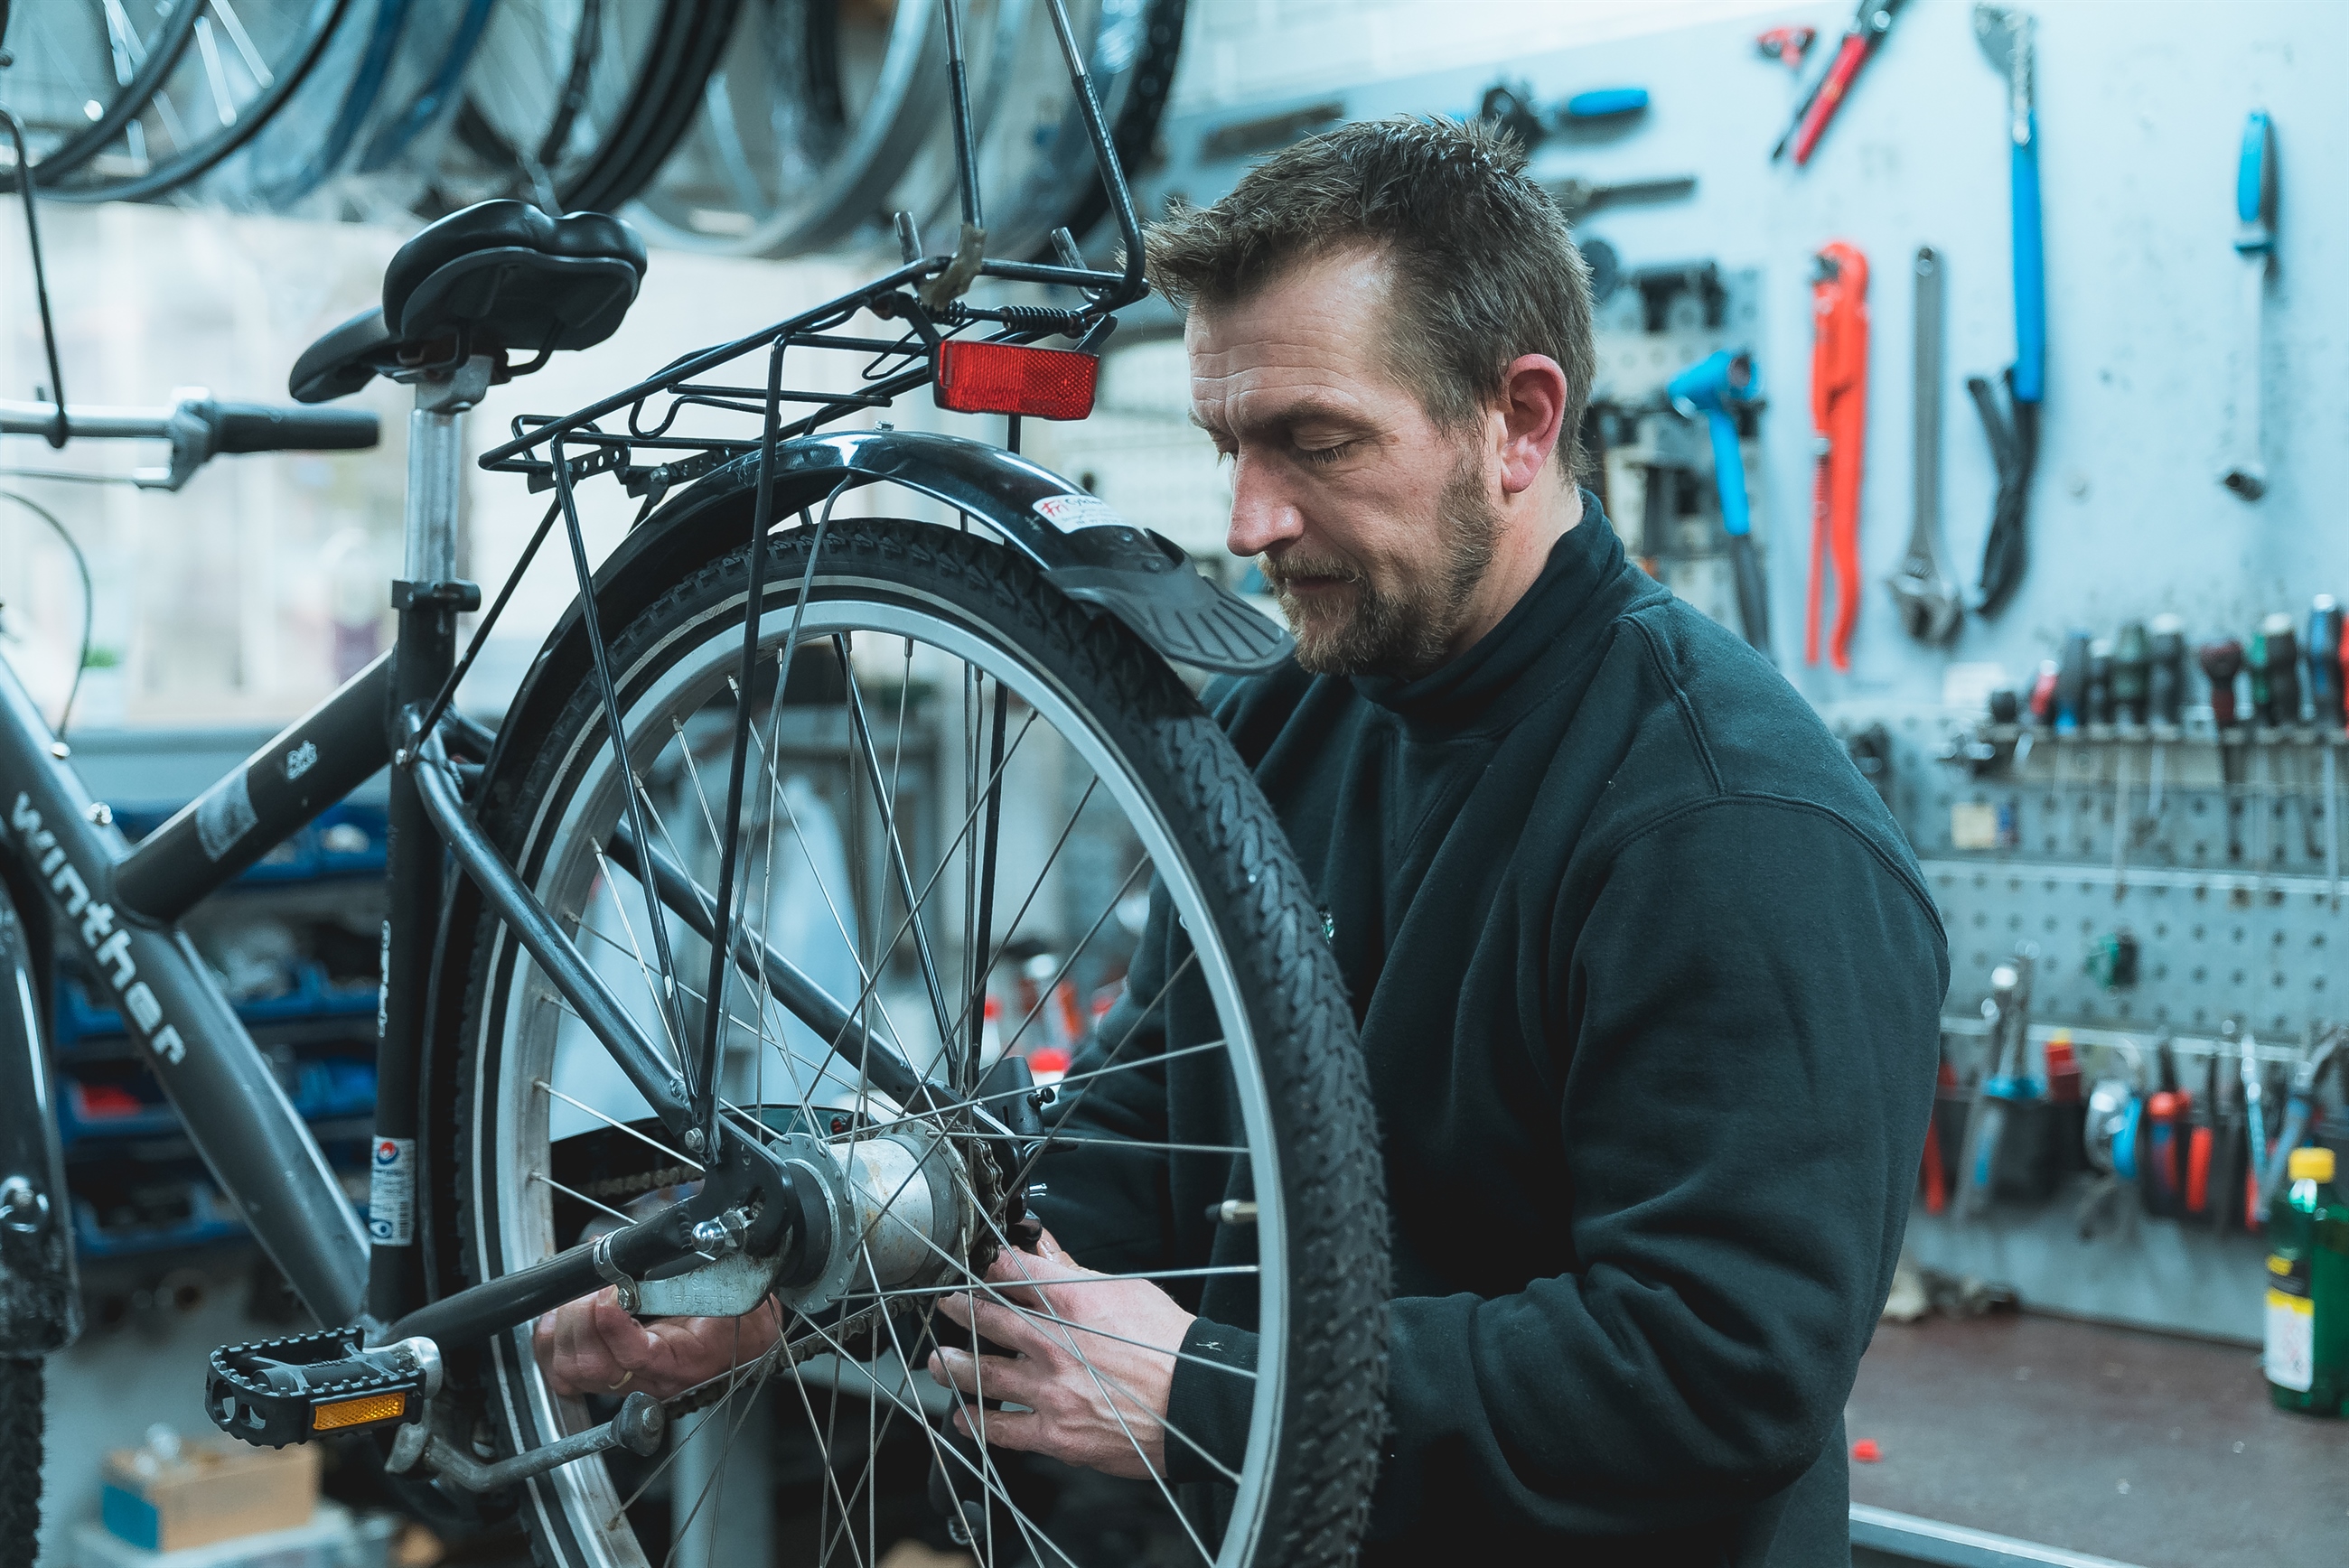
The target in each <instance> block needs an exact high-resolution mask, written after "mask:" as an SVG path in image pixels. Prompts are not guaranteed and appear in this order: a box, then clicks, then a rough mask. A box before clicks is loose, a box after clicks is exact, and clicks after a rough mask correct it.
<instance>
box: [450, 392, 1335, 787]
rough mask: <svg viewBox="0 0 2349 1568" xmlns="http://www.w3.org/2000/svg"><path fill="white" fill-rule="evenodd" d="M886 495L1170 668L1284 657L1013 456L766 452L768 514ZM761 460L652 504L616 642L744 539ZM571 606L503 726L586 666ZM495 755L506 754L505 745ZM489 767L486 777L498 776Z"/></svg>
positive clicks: (1238, 604) (657, 481)
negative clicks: (1033, 568)
mask: <svg viewBox="0 0 2349 1568" xmlns="http://www.w3.org/2000/svg"><path fill="white" fill-rule="evenodd" d="M692 466H698V464H695V462H694V460H693V459H688V461H687V462H684V463H679V464H678V465H676V466H675V467H674V468H672V469H655V470H653V473H652V475H651V481H652V484H653V486H654V487H655V493H658V491H659V489H660V488H661V487H665V486H666V485H667V484H669V483H671V482H674V481H681V480H685V479H687V478H688V477H692ZM843 481H846V482H849V483H851V484H853V485H856V486H863V485H868V484H882V483H888V484H895V485H902V486H904V487H905V489H907V490H916V491H918V492H920V493H921V494H923V495H926V496H929V497H931V498H932V499H934V500H938V501H940V502H943V503H944V504H946V505H947V506H951V507H955V508H957V509H958V510H960V511H967V512H968V513H970V514H971V515H972V516H974V517H976V518H978V519H979V520H980V521H983V522H984V523H985V524H986V525H987V526H988V528H990V529H992V530H994V531H996V532H997V533H999V534H1000V535H1001V536H1002V538H1003V540H1004V542H1006V543H1007V544H1008V545H1009V547H1010V548H1012V549H1014V550H1017V551H1019V552H1020V553H1021V554H1023V555H1025V556H1027V557H1028V558H1029V559H1030V561H1032V562H1035V563H1036V565H1037V566H1038V567H1039V568H1040V569H1041V570H1042V572H1043V573H1044V578H1045V581H1046V582H1048V583H1051V585H1052V586H1053V587H1054V588H1056V589H1058V590H1060V591H1061V593H1065V594H1067V595H1068V596H1069V597H1070V598H1071V599H1073V600H1075V601H1076V602H1077V603H1080V604H1082V605H1084V606H1085V607H1086V608H1087V609H1088V610H1090V611H1092V613H1094V614H1109V615H1113V616H1115V617H1116V618H1117V619H1118V620H1119V621H1121V622H1123V624H1125V625H1126V626H1128V627H1129V628H1131V629H1132V630H1133V633H1134V634H1135V635H1137V636H1139V637H1140V638H1141V639H1142V640H1143V642H1144V643H1145V644H1147V645H1149V646H1150V647H1152V648H1154V649H1155V650H1156V651H1157V652H1158V653H1160V654H1162V655H1164V656H1165V657H1167V658H1169V659H1173V660H1175V661H1176V662H1178V663H1182V664H1187V665H1198V666H1200V667H1201V668H1203V669H1208V670H1215V671H1217V672H1222V673H1229V674H1240V675H1253V674H1257V673H1260V672H1262V671H1266V670H1270V669H1273V668H1275V667H1277V666H1278V665H1280V664H1281V663H1282V661H1284V660H1286V659H1287V658H1288V655H1289V653H1290V651H1291V649H1292V648H1293V646H1294V645H1293V644H1292V643H1291V642H1290V640H1289V636H1288V633H1287V632H1285V631H1283V630H1282V629H1281V628H1280V627H1279V626H1278V625H1277V624H1274V623H1273V622H1272V621H1271V620H1269V619H1268V618H1267V617H1266V616H1265V615H1263V614H1261V613H1259V612H1258V611H1257V610H1255V609H1254V608H1252V607H1251V606H1250V605H1249V604H1248V603H1247V601H1245V600H1243V599H1241V598H1240V597H1239V596H1238V595H1237V594H1235V593H1231V592H1230V591H1229V590H1227V589H1224V588H1221V587H1218V586H1216V584H1214V583H1209V582H1208V581H1207V580H1206V578H1204V577H1202V576H1200V575H1199V573H1198V572H1197V571H1196V570H1195V568H1194V567H1193V566H1192V565H1191V563H1190V560H1189V558H1188V557H1187V556H1185V554H1184V553H1183V552H1182V551H1181V550H1180V549H1179V548H1178V547H1177V546H1175V545H1174V544H1173V543H1171V542H1168V541H1167V540H1166V539H1164V538H1163V537H1162V536H1160V535H1158V534H1156V533H1154V532H1152V531H1149V530H1148V529H1144V528H1137V527H1135V526H1134V525H1133V524H1132V523H1129V522H1126V521H1123V519H1121V518H1119V517H1118V515H1117V513H1116V512H1115V511H1112V509H1111V508H1110V506H1109V505H1108V503H1106V502H1104V501H1102V500H1101V499H1100V498H1099V497H1096V496H1092V495H1089V494H1087V493H1086V492H1085V491H1084V490H1081V489H1079V488H1078V487H1077V486H1075V485H1072V484H1071V483H1070V482H1069V481H1068V480H1064V479H1062V478H1061V477H1060V476H1059V475H1058V474H1055V473H1053V472H1052V471H1051V470H1050V469H1046V468H1043V467H1041V466H1040V465H1038V464H1036V463H1033V462H1030V460H1029V459H1026V458H1023V457H1021V456H1019V454H1018V453H1016V452H1007V451H1005V450H1003V449H1001V448H999V447H990V446H988V445H987V444H986V443H984V442H981V441H973V440H968V439H965V438H962V437H959V436H941V435H933V434H931V433H929V432H926V431H920V430H843V431H835V432H833V433H830V434H827V435H821V436H809V437H805V438H801V439H799V440H793V441H785V442H783V443H781V445H779V446H778V447H777V448H776V449H775V468H774V474H773V481H772V482H773V489H774V502H773V505H774V515H775V516H776V517H777V518H778V519H788V518H790V517H791V516H792V514H793V513H795V512H802V511H812V510H815V509H820V508H821V507H822V506H823V502H824V500H825V498H826V497H828V496H829V495H831V494H832V493H833V490H836V489H838V488H839V487H840V485H841V484H842V483H843ZM758 484H759V459H758V455H757V454H756V453H755V452H753V453H749V454H746V455H744V456H741V457H739V458H735V459H732V460H730V461H729V462H727V463H725V464H724V465H722V466H721V467H719V468H717V469H713V470H711V471H709V473H707V474H706V475H704V476H700V477H698V478H695V479H694V482H693V483H692V484H691V485H690V487H689V488H688V489H686V490H683V491H682V492H681V493H679V494H678V495H677V496H676V497H675V498H674V499H672V500H667V501H666V502H665V503H663V504H661V505H659V506H658V507H657V510H656V511H654V512H653V514H652V515H651V516H650V517H648V518H647V519H646V520H645V521H644V522H642V523H641V524H639V525H638V526H637V527H636V529H634V530H633V531H631V532H630V533H629V535H628V537H627V538H626V540H624V541H623V542H621V544H620V547H619V548H618V549H617V550H615V551H614V552H612V554H611V555H610V557H609V558H607V559H606V560H605V562H604V563H603V565H602V566H601V567H599V568H598V569H597V570H596V573H595V602H596V604H597V606H598V610H599V613H600V614H601V616H602V621H603V624H604V625H605V627H607V628H609V629H610V632H611V633H616V632H617V631H618V629H619V628H620V627H622V626H625V625H626V624H628V622H629V621H631V620H632V619H634V618H635V616H636V614H637V613H638V612H639V611H641V610H643V609H644V608H645V607H646V606H647V605H648V604H649V603H651V602H652V601H653V599H654V598H655V597H656V596H657V595H658V594H660V593H666V592H667V590H668V589H669V588H671V587H673V586H675V585H676V584H677V583H680V582H682V581H684V579H685V577H686V576H687V575H688V573H692V572H694V571H697V570H698V569H699V568H700V567H701V566H703V565H705V564H707V563H708V562H711V561H714V560H716V559H717V558H718V557H719V556H721V555H723V554H725V553H726V552H728V551H730V550H734V549H737V548H739V547H740V545H741V544H742V542H744V541H745V540H746V539H748V538H749V537H750V517H751V513H752V510H753V508H754V507H755V506H756V504H757V499H758ZM589 667H590V666H589V660H588V654H587V645H586V636H585V629H584V626H583V624H582V618H581V615H580V611H579V607H578V605H577V604H576V603H574V605H573V606H572V607H571V609H570V611H569V612H568V613H567V614H565V615H564V618H563V620H562V622H561V623H560V624H558V625H557V626H556V627H555V629H554V632H553V633H552V634H550V635H549V636H548V638H547V640H546V643H545V645H544V646H543V647H542V648H541V649H540V651H539V654H538V657H537V658H536V659H535V660H534V661H533V664H532V665H531V669H530V673H529V674H528V676H525V677H524V679H523V685H522V689H521V691H520V692H519V693H518V694H517V695H516V696H515V699H514V703H513V707H512V711H511V712H510V714H509V716H508V720H509V721H508V723H507V724H506V725H505V726H503V727H502V728H503V729H505V730H508V731H513V730H522V729H527V728H528V727H526V726H518V725H516V724H514V723H513V722H512V720H513V719H515V718H519V717H523V716H525V715H527V714H529V713H530V712H531V711H532V710H533V706H534V704H535V703H537V702H539V701H554V702H561V701H562V700H564V697H566V696H568V695H569V693H570V692H571V690H572V689H573V687H574V686H575V685H576V684H577V682H578V681H579V680H580V679H582V678H584V677H585V674H586V672H587V670H588V668H589ZM501 749H502V748H501ZM500 760H502V758H493V759H492V764H491V768H490V774H491V777H492V779H495V778H498V777H500V776H501V775H502V769H501V768H500V767H499V766H498V763H499V761H500Z"/></svg>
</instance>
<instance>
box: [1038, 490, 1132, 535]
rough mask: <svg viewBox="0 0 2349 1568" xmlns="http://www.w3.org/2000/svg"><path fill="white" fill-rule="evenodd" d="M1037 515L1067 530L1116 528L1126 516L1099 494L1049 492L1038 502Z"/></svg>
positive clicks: (1070, 531)
mask: <svg viewBox="0 0 2349 1568" xmlns="http://www.w3.org/2000/svg"><path fill="white" fill-rule="evenodd" d="M1036 515H1037V516H1039V517H1040V518H1042V519H1043V520H1044V521H1046V522H1049V523H1050V524H1051V525H1052V526H1053V527H1054V528H1057V529H1059V530H1060V531H1061V532H1063V533H1074V532H1075V531H1077V530H1078V529H1081V528H1115V527H1120V526H1122V525H1123V523H1124V521H1125V519H1123V518H1122V517H1120V516H1118V515H1117V509H1116V508H1114V507H1112V506H1111V505H1110V504H1109V502H1107V501H1105V500H1102V498H1101V497H1099V496H1097V495H1048V496H1045V497H1043V498H1042V499H1040V500H1038V501H1037V502H1036Z"/></svg>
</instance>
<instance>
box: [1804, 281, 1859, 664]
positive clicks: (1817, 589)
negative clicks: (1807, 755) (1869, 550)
mask: <svg viewBox="0 0 2349 1568" xmlns="http://www.w3.org/2000/svg"><path fill="white" fill-rule="evenodd" d="M1867 432H1868V258H1867V257H1866V256H1863V255H1861V254H1860V253H1859V251H1858V249H1857V247H1856V246H1852V245H1848V244H1846V243H1845V242H1843V241H1841V240H1831V241H1829V242H1827V243H1826V245H1824V246H1822V247H1820V250H1819V253H1818V254H1817V255H1816V256H1815V257H1813V258H1812V272H1811V433H1812V436H1813V438H1814V439H1815V442H1816V448H1815V449H1816V452H1817V454H1818V464H1817V467H1816V469H1814V470H1813V473H1812V478H1811V589H1810V600H1809V607H1808V612H1807V614H1806V616H1805V620H1804V633H1805V636H1804V658H1805V660H1806V662H1807V663H1810V664H1814V665H1815V664H1817V663H1818V662H1819V600H1820V596H1821V592H1822V590H1823V589H1824V588H1825V586H1826V582H1825V573H1826V556H1827V554H1828V553H1829V552H1833V554H1834V556H1835V573H1836V624H1835V634H1834V636H1833V638H1832V639H1831V640H1830V642H1829V643H1828V645H1827V654H1828V657H1829V658H1830V659H1831V660H1832V661H1833V662H1834V665H1835V667H1836V668H1837V670H1848V669H1850V668H1851V631H1852V626H1853V624H1854V623H1856V622H1857V620H1858V619H1859V467H1860V451H1861V447H1862V445H1863V442H1864V440H1865V438H1866V436H1867Z"/></svg>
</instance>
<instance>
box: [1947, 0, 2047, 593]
mask: <svg viewBox="0 0 2349 1568" xmlns="http://www.w3.org/2000/svg"><path fill="white" fill-rule="evenodd" d="M1973 19H1974V38H1975V41H1976V42H1978V43H1979V44H1981V45H1982V53H1983V54H1984V55H1986V56H1988V57H1989V58H1990V62H1991V64H1992V66H1995V67H1997V68H1998V69H1999V71H2000V72H2001V73H2002V74H2003V75H2004V76H2005V77H2006V83H2007V134H2008V137H2009V139H2010V140H2011V141H2012V142H2013V149H2012V151H2011V154H2010V160H2009V161H2010V167H2011V171H2012V176H2013V246H2014V363H2013V365H2012V366H2009V367H2008V368H2007V372H2006V377H2005V379H2006V389H2007V407H2006V408H2004V409H2001V408H2000V407H1999V406H1998V399H1997V397H1996V395H1995V394H1994V393H1993V392H1992V390H1991V386H1990V383H1989V382H1988V381H1987V380H1985V379H1983V378H1982V377H1979V376H1976V377H1971V378H1969V379H1968V380H1967V382H1966V390H1967V391H1968V392H1969V393H1971V395H1972V397H1973V400H1974V407H1976V408H1977V409H1978V410H1980V412H1981V414H1982V433H1983V435H1984V436H1986V437H1987V438H1989V440H1990V451H1991V460H1992V463H1993V464H1995V465H1996V466H1997V469H1998V497H1997V500H1995V501H1994V502H1993V503H1992V509H1991V524H1990V537H1989V539H1988V540H1987V541H1986V542H1984V543H1983V545H1982V582H1981V583H1980V584H1979V585H1978V586H1977V587H1976V589H1975V591H1974V609H1975V612H1976V613H1977V614H1983V615H1994V614H1997V613H1998V612H1999V610H2000V609H2002V607H2003V606H2004V605H2005V603H2006V602H2007V600H2008V598H2009V597H2010V596H2012V595H2013V593H2014V590H2015V587H2016V585H2017V584H2018V583H2021V582H2022V581H2023V563H2024V561H2025V559H2026V555H2027V552H2026V549H2025V540H2024V537H2023V521H2024V513H2025V511H2026V510H2027V508H2028V506H2029V503H2030V491H2031V475H2032V470H2033V469H2034V468H2035V467H2036V466H2037V465H2038V461H2039V417H2040V400H2041V398H2042V397H2043V396H2044V393H2045V390H2046V378H2047V280H2046V262H2045V255H2044V250H2043V247H2042V243H2041V239H2040V230H2039V120H2038V114H2037V111H2036V110H2035V108H2034V107H2033V98H2032V93H2033V87H2032V28H2033V18H2032V16H2031V15H2030V13H2028V12H2024V11H2012V10H2009V9H2007V8H2006V7H2004V6H2002V5H1982V4H1977V5H1975V6H1974V18H1973Z"/></svg>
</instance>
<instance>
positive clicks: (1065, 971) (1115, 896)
mask: <svg viewBox="0 0 2349 1568" xmlns="http://www.w3.org/2000/svg"><path fill="white" fill-rule="evenodd" d="M1079 809H1080V810H1082V808H1081V807H1080V808H1079ZM1149 864H1150V861H1149V859H1148V857H1146V856H1145V857H1144V858H1143V859H1142V860H1139V861H1135V862H1134V863H1133V870H1132V871H1130V872H1126V873H1125V880H1124V881H1123V882H1120V883H1118V884H1117V892H1114V893H1112V894H1111V895H1110V901H1109V903H1105V904H1103V905H1102V912H1101V913H1099V914H1097V915H1095V916H1093V923H1092V928H1091V929H1090V930H1088V931H1087V932H1086V933H1085V934H1084V935H1083V937H1082V938H1081V939H1080V940H1079V941H1078V943H1077V944H1076V945H1075V946H1074V947H1072V948H1071V949H1069V955H1068V956H1067V957H1066V958H1063V959H1062V960H1061V967H1060V970H1059V971H1058V972H1057V973H1056V974H1054V975H1053V976H1052V979H1051V982H1050V984H1049V985H1045V986H1043V987H1042V988H1041V992H1040V995H1038V996H1037V998H1036V1005H1035V1006H1032V1007H1030V1008H1029V1009H1028V1016H1026V1017H1024V1018H1022V1019H1020V1020H1019V1028H1018V1029H1017V1030H1015V1031H1014V1032H1013V1034H1012V1036H1011V1037H1010V1038H1009V1039H1008V1040H1006V1041H1004V1042H1003V1048H1004V1050H1005V1051H1006V1052H1009V1050H1010V1049H1011V1047H1014V1046H1016V1045H1018V1044H1019V1041H1020V1038H1021V1037H1023V1036H1025V1035H1026V1034H1027V1033H1028V1026H1029V1025H1030V1024H1032V1023H1034V1022H1035V1021H1036V1016H1037V1015H1038V1014H1040V1013H1041V1012H1042V1011H1043V1010H1044V1003H1045V1001H1046V999H1047V998H1049V997H1050V995H1052V994H1053V993H1054V992H1056V991H1058V990H1059V989H1060V988H1061V981H1062V980H1065V979H1067V978H1068V975H1069V971H1070V970H1071V969H1072V968H1074V967H1075V966H1076V962H1077V957H1078V955H1079V954H1081V953H1083V952H1084V950H1085V949H1086V948H1087V947H1089V946H1091V945H1092V940H1093V938H1094V937H1096V936H1098V935H1100V934H1101V928H1102V923H1103V922H1105V921H1107V920H1108V919H1109V917H1110V916H1111V915H1112V914H1115V913H1117V906H1118V903H1119V901H1120V900H1122V899H1123V898H1124V897H1125V895H1126V892H1127V891H1128V890H1130V889H1131V888H1132V887H1133V879H1134V878H1136V877H1138V876H1140V875H1141V874H1142V873H1143V869H1144V868H1146V867H1147V866H1148V865H1149Z"/></svg>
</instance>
